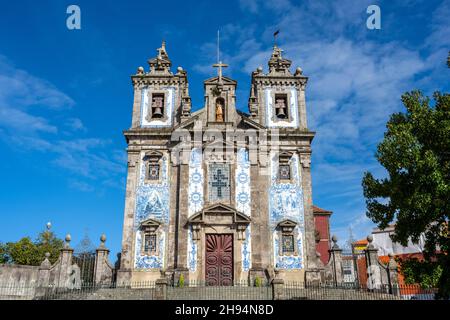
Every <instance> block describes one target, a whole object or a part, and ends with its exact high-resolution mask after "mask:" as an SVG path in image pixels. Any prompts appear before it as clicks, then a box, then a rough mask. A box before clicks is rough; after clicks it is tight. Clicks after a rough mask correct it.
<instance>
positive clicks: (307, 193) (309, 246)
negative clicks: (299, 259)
mask: <svg viewBox="0 0 450 320" xmlns="http://www.w3.org/2000/svg"><path fill="white" fill-rule="evenodd" d="M300 163H301V171H302V189H303V202H304V218H305V257H304V260H305V268H306V270H305V278H306V279H305V281H306V282H308V283H313V282H320V280H321V279H320V272H321V270H322V269H323V268H322V264H321V263H320V259H319V258H318V256H317V254H316V241H315V235H314V230H315V224H314V213H313V209H312V182H311V154H310V153H306V154H300Z"/></svg>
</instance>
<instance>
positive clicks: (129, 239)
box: [117, 151, 139, 283]
mask: <svg viewBox="0 0 450 320" xmlns="http://www.w3.org/2000/svg"><path fill="white" fill-rule="evenodd" d="M138 172H139V152H133V153H132V152H130V151H129V152H128V173H127V188H126V193H125V214H124V221H123V236H122V255H121V261H120V269H119V271H118V272H117V282H118V283H129V282H130V281H131V270H132V268H133V259H134V257H133V237H134V232H133V227H134V211H135V207H136V187H137V180H138Z"/></svg>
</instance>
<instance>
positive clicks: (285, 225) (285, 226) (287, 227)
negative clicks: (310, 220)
mask: <svg viewBox="0 0 450 320" xmlns="http://www.w3.org/2000/svg"><path fill="white" fill-rule="evenodd" d="M296 226H297V222H295V221H293V220H291V219H285V220H283V221H280V222H279V223H278V225H277V227H278V228H279V229H280V230H281V231H282V232H288V233H290V232H292V231H294V229H295V227H296Z"/></svg>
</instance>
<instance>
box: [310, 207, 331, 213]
mask: <svg viewBox="0 0 450 320" xmlns="http://www.w3.org/2000/svg"><path fill="white" fill-rule="evenodd" d="M312 208H313V213H314V214H328V215H331V214H332V213H333V211H329V210H325V209H322V208H319V207H318V206H315V205H313V206H312Z"/></svg>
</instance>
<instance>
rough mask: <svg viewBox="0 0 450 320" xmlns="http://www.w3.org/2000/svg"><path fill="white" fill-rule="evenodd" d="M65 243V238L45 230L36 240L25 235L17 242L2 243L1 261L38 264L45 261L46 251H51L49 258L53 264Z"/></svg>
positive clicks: (0, 249)
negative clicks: (62, 238) (59, 237)
mask: <svg viewBox="0 0 450 320" xmlns="http://www.w3.org/2000/svg"><path fill="white" fill-rule="evenodd" d="M63 245H64V242H63V240H61V239H58V238H57V237H56V236H55V234H54V233H53V232H51V231H49V230H47V231H43V232H41V233H40V234H39V235H38V237H37V239H36V240H35V241H32V240H31V238H30V237H23V238H22V239H20V240H19V241H17V242H8V243H6V244H0V263H14V264H21V265H31V266H38V265H40V264H41V263H42V261H44V259H45V253H46V252H49V253H50V257H49V260H50V262H51V263H52V264H53V263H55V262H56V260H57V259H58V257H59V251H60V250H61V249H62V247H63Z"/></svg>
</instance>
